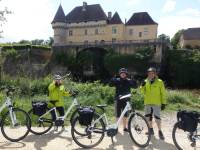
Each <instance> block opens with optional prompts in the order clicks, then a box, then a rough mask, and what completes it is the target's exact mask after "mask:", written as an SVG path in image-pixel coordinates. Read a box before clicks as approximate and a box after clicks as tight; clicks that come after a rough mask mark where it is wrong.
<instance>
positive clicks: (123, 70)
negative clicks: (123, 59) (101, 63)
mask: <svg viewBox="0 0 200 150" xmlns="http://www.w3.org/2000/svg"><path fill="white" fill-rule="evenodd" d="M121 73H125V74H128V70H127V69H126V68H121V69H119V74H121Z"/></svg>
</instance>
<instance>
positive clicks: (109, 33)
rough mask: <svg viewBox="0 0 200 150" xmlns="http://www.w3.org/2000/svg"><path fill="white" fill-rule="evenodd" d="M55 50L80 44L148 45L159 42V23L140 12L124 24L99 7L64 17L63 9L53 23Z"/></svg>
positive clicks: (80, 9)
mask: <svg viewBox="0 0 200 150" xmlns="http://www.w3.org/2000/svg"><path fill="white" fill-rule="evenodd" d="M52 28H53V30H54V46H63V45H72V44H73V45H74V44H78V43H84V44H88V43H96V44H98V43H104V42H113V43H114V42H133V41H149V40H155V39H156V38H157V28H158V23H156V22H155V21H154V20H153V19H152V18H151V16H150V15H149V14H148V13H147V12H137V13H134V14H133V15H132V17H131V18H130V19H129V20H128V21H125V22H123V21H122V20H121V18H120V16H119V14H118V13H117V12H115V13H114V15H112V13H111V12H108V15H106V14H105V12H104V10H103V9H102V7H101V6H100V5H99V4H94V5H88V4H87V3H86V2H83V5H82V6H78V7H75V8H74V9H73V10H72V11H71V12H69V13H68V14H67V15H65V13H64V11H63V8H62V6H61V5H60V6H59V8H58V10H57V12H56V15H55V17H54V19H53V21H52Z"/></svg>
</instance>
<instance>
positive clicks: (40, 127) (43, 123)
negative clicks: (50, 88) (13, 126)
mask: <svg viewBox="0 0 200 150" xmlns="http://www.w3.org/2000/svg"><path fill="white" fill-rule="evenodd" d="M77 95H78V91H77V92H75V93H73V95H72V96H73V101H72V103H71V105H70V106H69V108H68V109H67V111H66V113H65V115H64V116H60V117H59V116H58V114H57V111H56V107H53V108H51V109H49V108H45V109H47V111H46V112H45V113H43V114H42V115H37V114H34V112H33V109H31V110H29V112H28V113H29V115H30V118H31V124H32V126H31V128H30V132H31V133H33V134H36V135H42V134H45V133H47V132H48V131H49V130H51V128H52V127H53V125H54V126H56V127H58V126H63V125H64V120H65V119H66V118H67V116H68V115H69V114H70V112H71V111H72V109H73V108H74V107H76V110H75V111H74V112H73V113H72V115H71V117H70V123H71V122H72V120H73V118H75V116H76V114H77V109H78V108H80V107H81V105H80V103H79V102H78V100H77V98H76V96H77ZM39 103H42V102H39ZM41 111H43V110H41ZM51 112H54V113H55V116H56V119H55V121H53V119H52V114H51ZM34 125H36V126H34ZM77 133H78V132H77Z"/></svg>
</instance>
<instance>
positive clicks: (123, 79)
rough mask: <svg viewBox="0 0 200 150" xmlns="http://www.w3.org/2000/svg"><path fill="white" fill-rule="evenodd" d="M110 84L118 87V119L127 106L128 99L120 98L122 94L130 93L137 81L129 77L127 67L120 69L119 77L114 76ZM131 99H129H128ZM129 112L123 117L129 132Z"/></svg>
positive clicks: (116, 99) (116, 102)
mask: <svg viewBox="0 0 200 150" xmlns="http://www.w3.org/2000/svg"><path fill="white" fill-rule="evenodd" d="M110 85H111V86H114V87H115V88H116V92H115V112H116V119H117V120H118V119H119V117H120V115H121V112H122V111H123V109H124V108H125V106H126V100H120V99H119V97H120V96H121V95H126V94H129V93H130V89H131V88H136V82H135V81H134V80H131V79H129V78H128V70H127V69H126V68H121V69H119V78H117V77H113V78H112V79H111V81H110ZM127 100H129V99H127ZM127 117H128V113H126V114H125V116H124V118H123V127H124V131H125V132H128V128H127V127H128V118H127Z"/></svg>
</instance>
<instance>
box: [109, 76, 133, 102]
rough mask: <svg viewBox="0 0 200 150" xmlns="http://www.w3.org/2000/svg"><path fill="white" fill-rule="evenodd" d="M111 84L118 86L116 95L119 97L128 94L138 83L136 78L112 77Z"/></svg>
mask: <svg viewBox="0 0 200 150" xmlns="http://www.w3.org/2000/svg"><path fill="white" fill-rule="evenodd" d="M110 86H114V87H115V88H116V93H115V97H116V98H117V97H119V95H126V94H129V93H130V92H131V88H136V87H137V84H136V82H135V81H134V80H131V79H128V78H127V79H122V78H112V79H111V80H110Z"/></svg>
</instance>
